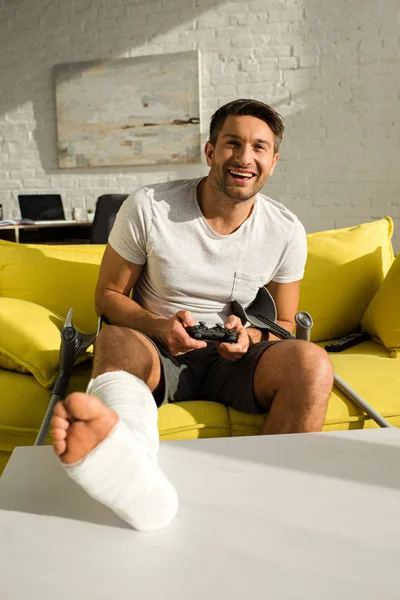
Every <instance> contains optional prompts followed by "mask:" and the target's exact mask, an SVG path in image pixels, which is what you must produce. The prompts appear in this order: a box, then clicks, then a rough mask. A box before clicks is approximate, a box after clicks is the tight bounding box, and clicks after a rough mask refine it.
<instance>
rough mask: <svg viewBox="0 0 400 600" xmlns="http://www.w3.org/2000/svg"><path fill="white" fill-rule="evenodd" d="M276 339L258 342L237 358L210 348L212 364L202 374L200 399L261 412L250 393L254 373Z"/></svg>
mask: <svg viewBox="0 0 400 600" xmlns="http://www.w3.org/2000/svg"><path fill="white" fill-rule="evenodd" d="M276 343H279V341H271V342H259V343H258V344H253V345H252V346H250V347H249V350H248V352H247V353H246V354H245V355H244V356H243V357H242V358H241V359H239V360H237V361H233V362H232V361H228V360H225V359H223V358H222V356H221V355H220V354H219V353H218V350H217V349H216V347H215V349H214V358H213V361H212V364H211V366H210V368H209V370H208V372H207V374H206V376H205V377H204V380H203V382H202V385H201V389H200V393H201V396H202V398H203V399H204V400H212V401H214V402H219V403H220V404H224V405H225V406H231V407H232V408H235V409H237V410H240V411H242V412H247V413H263V412H266V411H265V409H262V408H261V407H260V406H259V404H258V403H257V401H256V397H255V393H254V374H255V370H256V367H257V363H258V361H259V359H260V357H261V356H262V355H263V353H264V352H266V351H267V350H268V348H270V347H271V346H273V345H274V344H276Z"/></svg>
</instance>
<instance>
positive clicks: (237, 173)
mask: <svg viewBox="0 0 400 600" xmlns="http://www.w3.org/2000/svg"><path fill="white" fill-rule="evenodd" d="M229 173H230V174H231V175H239V177H248V179H250V177H253V173H239V171H229Z"/></svg>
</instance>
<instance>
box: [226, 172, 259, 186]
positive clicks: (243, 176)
mask: <svg viewBox="0 0 400 600" xmlns="http://www.w3.org/2000/svg"><path fill="white" fill-rule="evenodd" d="M227 171H228V173H229V175H230V177H231V179H233V180H234V181H235V182H240V183H247V182H248V181H250V180H251V179H253V177H255V176H256V174H255V173H254V171H250V170H247V169H227Z"/></svg>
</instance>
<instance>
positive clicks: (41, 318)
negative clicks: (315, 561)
mask: <svg viewBox="0 0 400 600" xmlns="http://www.w3.org/2000/svg"><path fill="white" fill-rule="evenodd" d="M392 230H393V223H392V221H391V219H390V218H389V217H387V218H384V219H380V220H378V221H374V222H370V223H364V224H361V225H359V226H356V227H350V228H346V229H339V230H332V231H323V232H318V233H314V234H309V235H308V260H307V265H306V272H305V276H304V280H303V281H302V286H301V297H300V310H307V311H308V312H310V313H311V315H312V317H313V320H314V327H313V329H312V336H311V340H312V341H314V342H316V343H318V344H321V345H324V343H326V340H331V339H335V338H338V337H341V336H343V335H345V334H347V333H350V332H352V331H355V330H357V329H358V328H360V326H362V328H363V329H365V330H366V331H368V332H369V333H371V334H372V335H373V336H374V337H373V339H371V340H369V341H367V342H364V343H362V344H360V345H358V346H355V347H353V348H351V349H348V350H346V351H344V352H342V353H340V354H331V355H330V357H331V360H332V363H333V365H334V369H335V371H336V372H337V373H338V375H340V376H341V377H342V378H343V379H344V380H345V381H347V382H348V383H349V384H350V385H351V386H352V387H353V388H354V389H355V390H357V392H358V393H359V394H360V395H361V396H363V397H364V398H365V399H366V400H367V402H369V403H370V404H371V405H372V406H374V408H375V409H377V410H378V411H379V412H380V413H381V414H382V415H383V416H384V417H385V418H386V419H388V420H389V422H390V423H391V424H392V425H395V426H398V425H399V424H400V369H399V366H400V362H398V358H399V347H400V309H399V306H400V303H399V302H398V298H399V291H400V263H399V259H396V260H394V255H393V249H392V245H391V237H392ZM103 252H104V246H96V245H85V246H83V245H82V246H51V245H43V246H40V245H25V244H15V243H12V242H3V241H0V471H1V469H2V468H4V466H5V464H6V462H7V460H8V458H9V456H10V454H11V452H12V450H13V448H14V447H15V446H21V445H31V444H33V443H34V440H35V438H36V435H37V432H38V429H39V427H40V424H41V421H42V419H43V416H44V413H45V410H46V407H47V405H48V402H49V399H50V396H51V388H52V385H53V382H54V379H55V376H56V374H57V365H58V351H59V345H60V330H61V328H62V326H63V322H64V318H65V315H66V313H67V311H68V309H69V308H70V307H73V321H74V324H75V325H76V326H77V327H78V328H79V329H80V330H81V331H83V332H86V333H89V332H92V331H95V329H96V324H97V317H96V315H95V312H94V302H93V296H94V288H95V284H96V279H97V274H98V269H99V265H100V261H101V257H102V254H103ZM396 290H397V297H396ZM90 366H91V354H90V352H88V354H87V355H86V356H84V357H82V361H81V364H77V365H76V366H75V367H74V370H73V375H72V377H71V380H70V384H69V391H72V390H84V389H85V387H86V384H87V382H88V379H89V374H90ZM263 418H264V417H263V416H261V415H249V414H245V413H240V412H238V411H236V410H232V409H227V408H225V407H224V406H221V405H218V404H216V403H213V402H206V401H204V400H203V399H193V401H189V402H184V403H177V404H173V405H167V406H164V407H162V408H161V409H160V410H159V431H160V436H161V439H164V440H166V439H184V438H186V439H188V438H197V437H218V436H237V435H252V434H256V433H257V432H258V430H259V428H260V425H261V423H262V421H263ZM375 426H376V424H375V423H374V422H373V421H372V420H371V419H370V418H369V417H368V416H367V415H365V414H364V413H363V412H362V411H361V410H360V409H358V408H357V407H356V406H355V405H354V404H353V403H352V402H351V401H350V400H348V399H347V398H346V397H345V396H344V395H343V394H342V393H341V392H340V391H339V390H337V389H334V390H333V392H332V395H331V398H330V402H329V408H328V412H327V417H326V422H325V426H324V429H325V430H333V429H350V428H351V429H353V428H363V427H375ZM48 441H50V440H48Z"/></svg>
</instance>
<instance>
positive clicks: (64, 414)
mask: <svg viewBox="0 0 400 600" xmlns="http://www.w3.org/2000/svg"><path fill="white" fill-rule="evenodd" d="M53 415H54V416H53V418H54V417H60V418H62V419H68V418H69V416H70V415H69V414H68V411H67V407H66V405H65V403H64V402H57V404H56V405H55V407H54V410H53Z"/></svg>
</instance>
